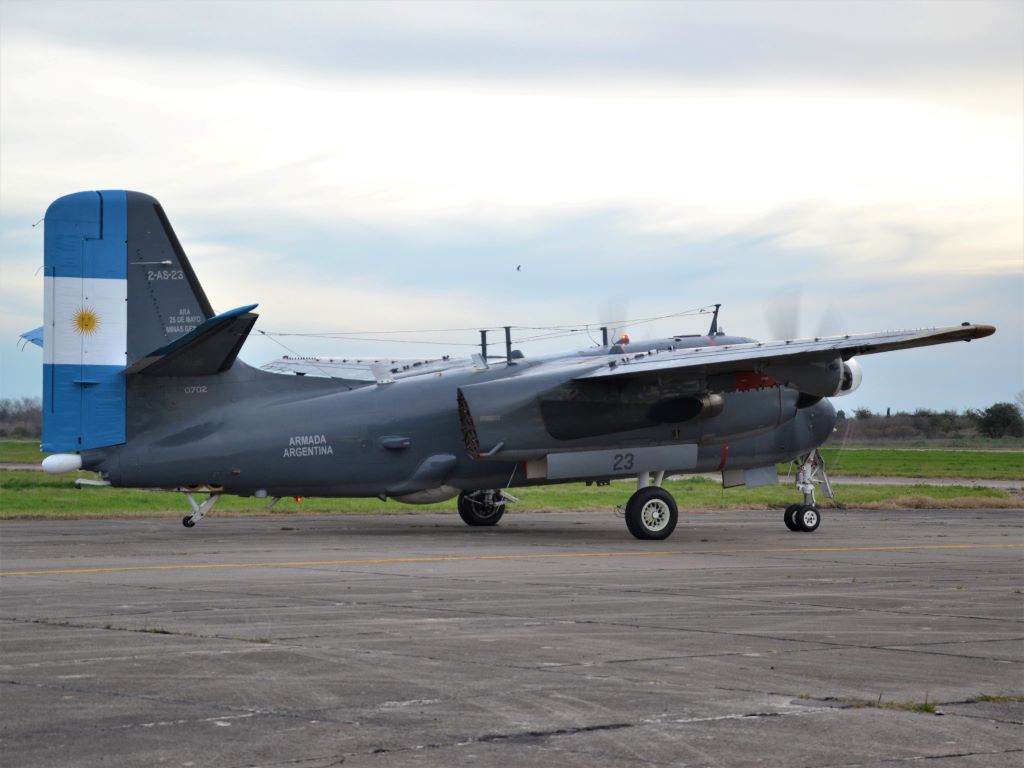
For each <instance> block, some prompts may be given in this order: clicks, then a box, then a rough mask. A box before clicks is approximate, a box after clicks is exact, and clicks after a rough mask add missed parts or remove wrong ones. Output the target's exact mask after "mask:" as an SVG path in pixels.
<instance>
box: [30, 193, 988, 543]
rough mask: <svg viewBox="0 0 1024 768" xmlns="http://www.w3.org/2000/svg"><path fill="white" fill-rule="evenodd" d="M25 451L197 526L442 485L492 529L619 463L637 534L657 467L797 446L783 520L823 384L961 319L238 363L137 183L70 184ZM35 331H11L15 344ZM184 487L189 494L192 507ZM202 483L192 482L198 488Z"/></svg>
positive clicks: (660, 525) (790, 523) (810, 445)
mask: <svg viewBox="0 0 1024 768" xmlns="http://www.w3.org/2000/svg"><path fill="white" fill-rule="evenodd" d="M45 222H46V223H45V244H44V252H45V253H44V268H45V277H44V284H45V289H44V290H45V309H44V315H45V325H44V326H43V332H42V340H43V343H42V347H43V385H44V387H43V410H44V412H43V442H42V449H43V450H44V451H50V452H60V453H57V454H56V455H53V456H49V457H47V458H46V459H45V460H44V461H43V468H44V469H45V470H47V471H50V472H66V471H71V470H76V469H86V470H92V471H95V472H98V473H100V476H101V477H102V478H103V479H102V480H99V481H92V482H93V484H103V485H112V486H118V487H135V488H153V489H167V490H177V491H182V492H184V493H185V494H186V495H187V498H188V500H189V502H190V504H191V506H192V512H191V514H189V515H187V516H186V517H185V518H184V521H183V522H184V524H185V525H186V526H187V527H192V526H193V525H195V523H196V522H197V521H198V520H200V519H201V518H202V517H203V516H204V515H206V514H207V513H208V512H209V511H210V510H211V509H212V508H213V506H214V504H215V503H216V501H217V499H218V498H220V496H221V495H223V494H236V495H239V496H255V497H259V498H268V500H269V503H270V504H271V505H272V504H273V502H274V501H275V500H276V499H278V498H281V497H286V496H329V497H355V496H363V497H372V496H377V497H379V498H381V499H388V498H391V499H395V500H397V501H402V502H408V503H411V504H418V503H427V502H434V501H440V500H444V499H448V498H452V497H455V496H457V497H458V511H459V514H460V515H461V517H462V519H463V520H464V521H465V522H466V523H467V524H469V525H472V526H489V525H494V524H495V523H497V522H498V520H499V519H501V516H502V515H503V514H504V511H505V505H506V502H507V501H509V500H514V497H512V496H511V495H510V494H509V492H508V489H510V488H515V487H520V486H530V485H539V484H546V483H564V482H599V483H603V482H606V481H608V480H611V479H614V478H622V477H636V478H637V485H638V487H637V490H636V492H634V493H633V494H632V495H631V496H630V498H629V499H628V501H626V503H625V505H624V515H625V520H626V525H627V527H628V529H629V531H630V533H632V534H633V535H634V536H635V537H637V538H639V539H664V538H666V537H667V536H669V535H670V534H671V533H672V531H673V529H674V528H675V526H676V521H677V518H678V511H677V506H676V502H675V500H674V499H673V497H672V495H671V494H670V493H669V492H668V491H667V490H665V488H663V487H662V479H663V478H664V477H665V476H666V474H684V473H696V472H720V473H721V475H722V481H723V485H725V486H726V487H730V486H737V485H747V486H754V485H761V484H766V483H774V482H777V475H776V469H775V467H776V464H777V463H778V462H786V461H790V460H794V459H795V463H796V465H797V469H798V471H797V473H796V479H797V487H798V489H799V491H800V492H802V494H803V498H802V500H801V501H800V502H799V503H794V504H793V505H791V506H790V507H789V508H788V509H787V510H786V513H785V515H784V521H785V523H786V525H787V527H788V528H789V529H790V530H794V531H805V532H810V531H814V530H815V529H816V528H817V527H818V524H819V522H820V520H821V515H820V512H819V509H818V506H817V504H816V500H815V491H814V489H815V485H816V484H819V483H820V484H823V488H824V491H825V492H826V493H827V494H829V495H831V489H830V487H829V484H828V478H827V474H826V473H825V467H824V463H823V462H822V460H821V457H820V455H819V454H818V451H817V449H818V447H819V446H820V445H821V444H822V443H824V442H825V440H826V439H827V438H828V436H829V434H831V432H832V430H833V426H834V424H835V419H836V413H835V410H834V409H833V407H832V404H831V403H830V402H829V400H828V398H829V397H833V396H839V395H845V394H849V393H850V392H852V391H854V390H855V389H856V388H857V387H858V385H859V384H860V382H861V369H860V366H859V365H858V363H857V361H856V360H855V356H857V355H866V354H872V353H876V352H889V351H892V350H897V349H906V348H910V347H921V346H927V345H931V344H943V343H946V342H952V341H970V340H972V339H977V338H981V337H983V336H988V335H990V334H992V333H993V332H994V331H995V328H993V327H992V326H988V325H971V324H969V323H964V324H963V325H961V326H955V327H950V328H936V329H928V330H915V331H887V332H882V333H870V334H860V335H845V336H833V337H828V338H823V337H819V338H813V339H790V340H782V341H767V342H761V341H756V340H754V339H749V338H744V337H739V336H728V335H725V334H724V333H723V332H722V331H721V330H719V328H718V325H717V320H718V314H717V308H716V312H715V319H714V320H713V321H712V324H711V327H710V329H709V330H708V333H707V334H705V335H702V336H701V335H697V336H672V337H668V338H662V339H655V340H651V341H645V342H642V343H640V342H635V343H629V341H628V339H627V338H625V337H623V338H621V339H619V340H618V341H616V342H614V343H610V344H609V343H605V344H603V345H601V346H599V347H596V348H592V349H587V350H583V351H578V352H572V353H568V354H564V355H554V356H544V357H539V358H536V359H531V358H525V357H522V356H521V355H518V354H516V353H514V352H513V350H512V347H511V341H510V338H509V335H508V332H507V331H506V345H505V355H504V356H503V357H501V358H494V357H490V356H488V355H487V350H486V342H485V343H484V345H483V346H484V348H483V349H482V350H481V354H477V355H474V356H473V357H472V358H471V359H467V360H452V359H449V358H443V359H441V360H437V361H431V362H427V363H425V364H417V363H392V362H391V361H382V360H377V361H372V362H369V363H364V362H360V363H359V364H357V365H356V366H355V370H354V369H353V367H352V365H351V364H350V361H345V362H344V364H342V365H340V366H339V365H338V364H337V361H334V360H324V359H302V358H300V359H288V358H285V359H282V360H280V361H276V362H275V363H274V364H272V365H270V366H269V368H270V369H271V370H269V371H268V370H260V369H257V368H253V367H251V366H249V365H246V364H245V363H243V362H241V361H239V360H238V359H237V356H238V352H239V350H240V349H241V347H242V344H243V343H244V342H245V340H246V337H247V336H248V334H249V332H250V330H251V329H252V327H253V325H254V323H255V322H256V318H257V315H256V314H255V313H254V312H253V309H255V307H256V305H255V304H253V305H250V306H245V307H239V308H237V309H232V310H230V311H228V312H224V313H222V314H216V313H215V312H214V311H213V308H212V307H211V306H210V302H209V301H208V300H207V298H206V294H205V293H204V292H203V289H202V287H201V286H200V284H199V281H198V279H197V278H196V275H195V273H194V272H193V270H192V267H191V265H190V264H189V261H188V259H187V258H186V256H185V252H184V250H182V247H181V244H180V243H179V242H178V238H177V237H176V236H175V234H174V231H173V230H172V229H171V225H170V222H169V221H168V219H167V216H166V215H165V214H164V211H163V209H162V208H161V206H160V204H159V203H158V202H157V201H156V200H155V199H153V198H152V197H149V196H147V195H144V194H141V193H138V192H125V191H102V192H79V193H76V194H72V195H68V196H66V197H62V198H60V199H58V200H56V201H55V202H54V203H52V204H51V205H50V207H49V209H48V210H47V212H46V218H45ZM33 333H35V335H36V336H38V335H39V334H38V329H37V331H36V332H30V333H29V334H26V335H25V337H26V338H29V339H31V337H32V335H33ZM195 494H206V498H205V499H204V500H203V501H202V502H201V503H200V502H198V501H197V500H196V496H195ZM200 498H201V497H200Z"/></svg>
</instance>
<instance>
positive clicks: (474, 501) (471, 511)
mask: <svg viewBox="0 0 1024 768" xmlns="http://www.w3.org/2000/svg"><path fill="white" fill-rule="evenodd" d="M513 500H514V499H513ZM458 508H459V517H461V518H462V522H464V523H465V524H466V525H473V526H477V525H497V523H498V521H499V520H501V516H502V515H504V514H505V494H504V493H503V492H502V491H463V492H462V493H460V494H459V500H458Z"/></svg>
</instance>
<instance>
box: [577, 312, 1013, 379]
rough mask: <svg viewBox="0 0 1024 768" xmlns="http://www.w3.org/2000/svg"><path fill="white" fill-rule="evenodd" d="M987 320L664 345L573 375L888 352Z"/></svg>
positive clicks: (983, 332)
mask: <svg viewBox="0 0 1024 768" xmlns="http://www.w3.org/2000/svg"><path fill="white" fill-rule="evenodd" d="M995 330H996V329H995V328H994V327H993V326H991V325H972V324H969V323H965V324H964V325H959V326H953V327H950V328H924V329H919V330H912V331H881V332H878V333H862V334H848V335H845V336H827V337H825V336H819V337H817V338H813V339H790V340H786V341H758V342H751V343H748V344H727V345H724V346H720V347H717V346H708V347H694V348H690V349H677V350H663V351H655V352H650V353H639V354H636V355H626V356H622V357H616V358H614V359H612V360H611V361H609V362H608V363H607V364H606V365H605V366H602V367H601V368H598V369H596V370H593V371H590V372H588V373H585V374H582V375H580V376H577V377H575V378H576V379H595V378H603V377H609V376H637V375H643V374H653V373H659V372H671V371H682V370H686V369H701V370H702V372H704V373H726V372H729V371H740V370H751V369H762V368H769V367H771V365H772V364H777V365H788V364H799V363H815V362H823V361H828V360H834V359H835V358H836V357H842V358H843V360H849V359H850V358H851V357H854V356H856V355H871V354H875V353H877V352H892V351H894V350H897V349H911V348H913V347H927V346H931V345H933V344H947V343H949V342H952V341H971V340H972V339H980V338H984V337H985V336H991V335H992V334H993V333H995Z"/></svg>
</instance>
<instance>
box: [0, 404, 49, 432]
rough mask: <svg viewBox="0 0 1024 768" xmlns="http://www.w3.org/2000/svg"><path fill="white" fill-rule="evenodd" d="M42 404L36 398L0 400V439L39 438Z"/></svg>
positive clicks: (41, 425)
mask: <svg viewBox="0 0 1024 768" xmlns="http://www.w3.org/2000/svg"><path fill="white" fill-rule="evenodd" d="M42 434H43V404H42V403H41V402H40V401H39V398H38V397H14V398H4V399H2V400H0V437H24V438H28V437H41V436H42Z"/></svg>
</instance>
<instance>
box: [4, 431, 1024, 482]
mask: <svg viewBox="0 0 1024 768" xmlns="http://www.w3.org/2000/svg"><path fill="white" fill-rule="evenodd" d="M48 455H49V454H45V453H40V452H39V443H38V442H37V441H34V440H0V463H13V464H17V463H20V464H38V463H40V462H41V461H42V460H43V457H44V456H48ZM822 455H824V457H825V461H826V463H827V465H828V469H829V472H830V473H831V474H833V475H836V476H840V477H841V476H842V475H859V476H868V477H963V478H973V479H979V480H1019V479H1020V478H1022V477H1024V451H1006V450H1004V451H966V450H942V449H928V450H916V449H891V448H846V449H841V448H823V449H822ZM788 469H789V468H788V465H785V464H782V465H780V466H779V472H780V473H781V474H783V475H785V474H786V472H787V471H788Z"/></svg>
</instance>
